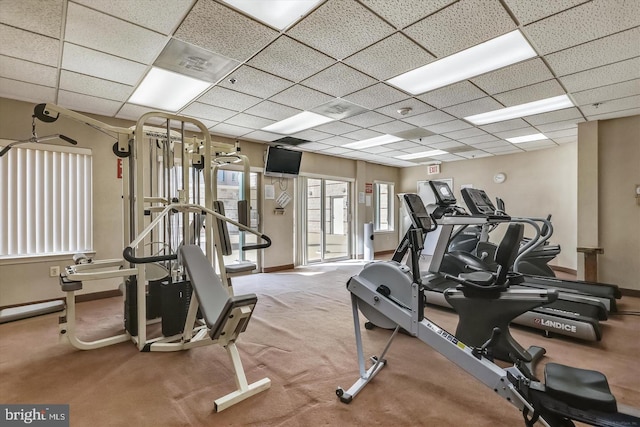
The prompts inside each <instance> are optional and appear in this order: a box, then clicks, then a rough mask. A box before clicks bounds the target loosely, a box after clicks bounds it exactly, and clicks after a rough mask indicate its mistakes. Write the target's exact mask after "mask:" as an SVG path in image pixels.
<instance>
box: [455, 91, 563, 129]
mask: <svg viewBox="0 0 640 427" xmlns="http://www.w3.org/2000/svg"><path fill="white" fill-rule="evenodd" d="M569 107H573V102H571V99H569V97H568V96H567V95H560V96H554V97H553V98H546V99H541V100H540V101H533V102H527V103H526V104H520V105H514V106H513V107H507V108H501V109H499V110H494V111H489V112H487V113H481V114H476V115H473V116H468V117H465V118H464V119H465V120H467V121H468V122H471V123H473V124H474V125H476V126H480V125H486V124H489V123H495V122H501V121H503V120H510V119H515V118H518V117H525V116H533V115H534V114H540V113H546V112H549V111H555V110H561V109H563V108H569Z"/></svg>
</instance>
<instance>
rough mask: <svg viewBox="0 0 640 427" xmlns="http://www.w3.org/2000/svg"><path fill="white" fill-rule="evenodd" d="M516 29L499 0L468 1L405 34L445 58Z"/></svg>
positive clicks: (425, 21) (435, 15)
mask: <svg viewBox="0 0 640 427" xmlns="http://www.w3.org/2000/svg"><path fill="white" fill-rule="evenodd" d="M515 29H516V24H515V22H513V19H511V17H510V16H509V14H508V13H507V11H506V10H505V9H504V8H503V7H502V5H501V4H500V2H499V1H498V0H465V1H461V2H458V3H455V4H453V5H451V6H449V7H447V8H446V9H444V10H442V11H440V12H438V13H436V14H434V15H431V16H429V17H427V18H425V19H423V20H421V21H419V22H417V23H415V24H413V25H412V26H410V27H408V28H406V29H405V30H403V32H404V33H406V34H407V35H408V36H409V37H411V38H412V39H413V40H415V41H416V42H418V43H420V44H421V45H422V46H424V47H425V48H426V49H427V50H428V51H429V52H431V53H433V54H434V55H436V56H437V57H439V58H441V57H444V56H448V55H451V54H453V53H456V52H459V51H461V50H464V49H466V48H469V47H471V46H475V45H476V44H478V43H482V42H485V41H487V40H489V39H492V38H494V37H498V36H501V35H503V34H505V33H508V32H509V31H511V30H515ZM452 34H455V37H452V36H451V35H452Z"/></svg>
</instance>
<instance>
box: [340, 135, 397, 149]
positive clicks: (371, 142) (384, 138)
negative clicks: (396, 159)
mask: <svg viewBox="0 0 640 427" xmlns="http://www.w3.org/2000/svg"><path fill="white" fill-rule="evenodd" d="M398 141H402V138H398V137H397V136H393V135H380V136H376V137H375V138H369V139H363V140H362V141H356V142H350V143H348V144H344V145H343V146H342V147H344V148H351V149H354V150H362V149H363V148H371V147H377V146H378V145H384V144H391V143H392V142H398Z"/></svg>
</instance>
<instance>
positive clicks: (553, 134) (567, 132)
mask: <svg viewBox="0 0 640 427" xmlns="http://www.w3.org/2000/svg"><path fill="white" fill-rule="evenodd" d="M577 135H578V127H577V126H576V127H573V128H569V129H562V130H555V131H549V132H544V136H546V137H547V138H549V139H556V138H562V137H566V136H577Z"/></svg>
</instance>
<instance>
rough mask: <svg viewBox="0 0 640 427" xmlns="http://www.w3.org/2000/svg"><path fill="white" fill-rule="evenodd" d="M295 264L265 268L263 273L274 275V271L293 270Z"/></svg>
mask: <svg viewBox="0 0 640 427" xmlns="http://www.w3.org/2000/svg"><path fill="white" fill-rule="evenodd" d="M293 267H294V266H293V264H285V265H276V266H273V267H264V268H263V269H262V272H263V273H273V272H274V271H282V270H293Z"/></svg>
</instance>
